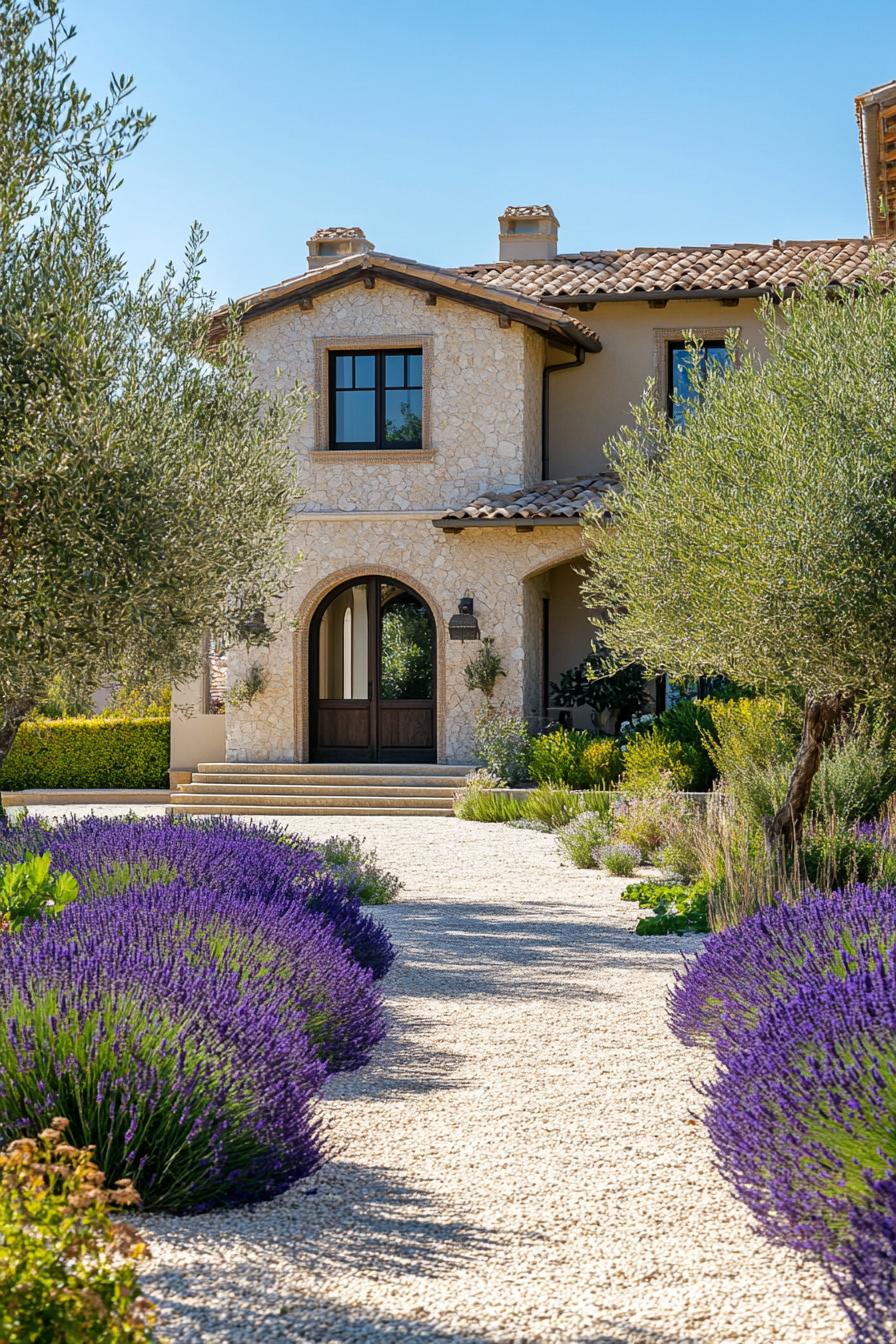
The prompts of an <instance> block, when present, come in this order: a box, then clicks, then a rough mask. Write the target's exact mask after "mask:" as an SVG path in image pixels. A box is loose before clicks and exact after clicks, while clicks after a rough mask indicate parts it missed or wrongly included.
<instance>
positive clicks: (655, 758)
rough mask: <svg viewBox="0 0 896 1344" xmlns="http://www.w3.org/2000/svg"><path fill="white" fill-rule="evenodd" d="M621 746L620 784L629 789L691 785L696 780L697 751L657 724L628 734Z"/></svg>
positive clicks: (655, 789)
mask: <svg viewBox="0 0 896 1344" xmlns="http://www.w3.org/2000/svg"><path fill="white" fill-rule="evenodd" d="M623 750H624V752H625V767H624V769H623V772H622V785H623V788H625V789H627V790H629V792H631V793H657V792H659V791H661V790H663V789H693V788H694V787H695V786H696V783H697V782H698V780H699V777H700V771H701V769H702V762H701V758H700V753H699V751H698V750H697V749H696V748H695V747H692V746H689V745H688V744H687V743H685V742H676V741H674V740H672V739H671V738H669V737H667V736H666V735H665V734H664V733H663V731H662V729H661V728H659V727H657V726H656V725H654V726H653V727H652V728H648V729H647V730H646V731H645V732H640V733H636V734H635V735H634V736H633V737H630V738H629V739H628V740H627V742H626V743H625V746H624V748H623Z"/></svg>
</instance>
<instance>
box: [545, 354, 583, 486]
mask: <svg viewBox="0 0 896 1344" xmlns="http://www.w3.org/2000/svg"><path fill="white" fill-rule="evenodd" d="M586 353H587V351H585V350H583V349H582V347H581V346H579V348H578V350H577V351H576V357H575V359H573V360H566V361H565V363H563V364H545V366H544V368H543V370H542V373H541V479H542V480H543V481H549V480H550V479H551V452H550V432H549V429H548V422H549V411H550V404H551V399H550V384H549V381H548V380H549V378H550V376H551V374H552V373H559V372H560V370H561V369H578V368H580V367H581V366H582V365H583V364H584V363H585V355H586Z"/></svg>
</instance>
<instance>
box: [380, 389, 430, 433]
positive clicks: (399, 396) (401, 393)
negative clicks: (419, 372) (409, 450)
mask: <svg viewBox="0 0 896 1344" xmlns="http://www.w3.org/2000/svg"><path fill="white" fill-rule="evenodd" d="M385 398H386V407H385V410H386V432H385V438H386V439H387V440H388V441H389V442H390V443H419V442H420V431H421V415H422V413H423V394H422V392H421V391H420V389H419V388H407V389H405V388H401V389H398V388H392V389H387V391H386V394H385Z"/></svg>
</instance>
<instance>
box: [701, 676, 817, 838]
mask: <svg viewBox="0 0 896 1344" xmlns="http://www.w3.org/2000/svg"><path fill="white" fill-rule="evenodd" d="M709 711H710V714H711V716H712V726H713V732H712V734H711V735H710V734H707V735H706V736H705V738H704V743H705V746H706V750H707V751H708V753H709V756H710V758H711V759H712V762H713V764H714V765H715V767H716V770H717V771H718V773H719V776H720V778H721V780H722V785H723V787H724V789H725V792H726V793H727V794H728V795H729V797H731V798H732V799H733V801H734V802H735V804H736V805H737V807H738V809H739V810H740V811H741V812H742V813H743V815H744V816H745V817H746V818H748V820H749V821H750V822H752V823H754V824H756V825H761V824H762V819H763V817H765V816H768V815H770V814H771V813H773V812H774V811H775V810H776V809H777V807H778V806H779V804H780V802H781V799H782V798H783V797H784V795H785V793H786V792H787V776H788V774H789V770H790V760H791V758H792V755H793V752H794V751H795V750H796V743H797V741H798V738H799V732H798V728H797V725H796V721H795V717H794V710H793V707H792V706H791V704H790V703H789V701H787V700H786V699H784V698H783V697H780V696H779V697H774V696H756V697H753V698H741V699H737V700H729V701H721V700H714V701H712V702H711V703H710V704H709Z"/></svg>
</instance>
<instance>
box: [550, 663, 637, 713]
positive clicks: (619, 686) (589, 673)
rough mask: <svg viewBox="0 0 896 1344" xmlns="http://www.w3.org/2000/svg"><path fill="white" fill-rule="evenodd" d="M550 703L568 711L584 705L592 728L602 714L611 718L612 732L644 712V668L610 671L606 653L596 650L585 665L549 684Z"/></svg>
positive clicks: (632, 666) (632, 664) (631, 664)
mask: <svg viewBox="0 0 896 1344" xmlns="http://www.w3.org/2000/svg"><path fill="white" fill-rule="evenodd" d="M550 694H551V704H552V705H558V706H562V707H564V708H569V709H578V708H581V707H584V706H587V708H588V709H590V710H591V718H592V721H593V723H594V726H595V728H597V727H599V725H600V720H601V718H602V717H603V715H604V714H609V715H611V716H612V720H613V730H614V732H618V731H619V725H620V723H621V722H622V720H623V719H628V718H631V716H632V715H633V714H637V713H638V711H639V710H641V709H643V707H644V702H645V698H646V685H645V681H644V669H643V667H641V665H640V664H639V663H630V664H629V665H628V666H626V667H623V668H621V669H618V670H616V671H614V670H613V667H612V664H611V662H610V659H609V657H608V655H607V652H606V650H601V651H595V652H594V653H591V654H589V655H588V657H587V658H586V659H585V660H584V662H581V663H579V664H578V665H577V666H576V667H571V668H569V669H568V670H567V671H566V672H564V673H563V674H562V676H561V677H560V680H559V681H558V682H557V681H552V682H551V687H550Z"/></svg>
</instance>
